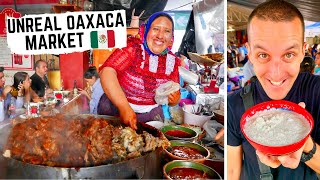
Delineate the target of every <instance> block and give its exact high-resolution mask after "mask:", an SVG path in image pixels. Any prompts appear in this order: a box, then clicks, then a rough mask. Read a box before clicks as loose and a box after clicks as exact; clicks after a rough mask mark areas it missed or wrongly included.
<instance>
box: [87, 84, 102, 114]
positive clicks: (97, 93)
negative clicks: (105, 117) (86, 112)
mask: <svg viewBox="0 0 320 180" xmlns="http://www.w3.org/2000/svg"><path fill="white" fill-rule="evenodd" d="M103 94H104V92H103V89H102V86H101V82H100V78H99V79H97V81H96V82H95V83H94V84H93V86H92V94H91V100H90V114H97V107H98V103H99V100H100V98H101V96H102V95H103Z"/></svg>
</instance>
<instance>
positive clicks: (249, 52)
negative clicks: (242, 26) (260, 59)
mask: <svg viewBox="0 0 320 180" xmlns="http://www.w3.org/2000/svg"><path fill="white" fill-rule="evenodd" d="M245 45H246V48H247V51H248V54H247V55H248V58H249V61H250V62H251V64H252V60H251V59H252V58H251V49H250V45H249V43H248V42H246V44H245Z"/></svg>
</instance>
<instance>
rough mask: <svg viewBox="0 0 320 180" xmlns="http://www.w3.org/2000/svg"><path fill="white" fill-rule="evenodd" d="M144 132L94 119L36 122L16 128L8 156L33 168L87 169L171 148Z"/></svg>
mask: <svg viewBox="0 0 320 180" xmlns="http://www.w3.org/2000/svg"><path fill="white" fill-rule="evenodd" d="M141 132H142V133H141V134H137V133H136V131H134V130H133V129H131V128H129V127H126V128H123V127H121V126H113V125H112V124H110V123H108V121H106V120H105V119H102V118H100V119H99V118H94V117H90V116H89V117H86V118H81V117H80V116H64V115H62V114H59V115H57V116H55V117H40V118H33V119H29V120H27V121H24V122H22V123H18V124H16V125H15V126H14V127H13V129H12V132H11V134H10V135H9V137H8V141H7V145H6V148H5V149H6V151H5V153H4V156H6V157H12V158H14V159H17V160H20V161H23V162H27V163H32V164H40V165H47V166H55V167H84V166H94V165H101V164H109V163H113V162H118V161H121V160H127V159H130V158H134V157H138V156H141V155H142V154H143V153H145V152H148V151H153V150H155V149H156V148H157V147H164V148H166V147H168V146H169V145H170V142H169V141H168V140H167V139H166V138H165V137H163V136H161V137H154V136H152V135H151V134H149V133H148V132H146V131H141Z"/></svg>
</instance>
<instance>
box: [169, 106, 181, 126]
mask: <svg viewBox="0 0 320 180" xmlns="http://www.w3.org/2000/svg"><path fill="white" fill-rule="evenodd" d="M169 110H170V114H171V118H172V121H173V122H175V123H176V124H183V117H184V116H183V110H182V108H181V107H180V106H174V107H170V108H169Z"/></svg>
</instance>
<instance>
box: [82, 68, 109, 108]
mask: <svg viewBox="0 0 320 180" xmlns="http://www.w3.org/2000/svg"><path fill="white" fill-rule="evenodd" d="M84 80H85V81H86V82H87V84H88V85H89V86H90V87H92V89H88V88H87V89H80V94H83V95H85V96H87V98H88V99H89V100H90V114H97V107H98V103H99V100H100V98H101V96H102V95H103V94H104V92H103V89H102V87H101V83H100V78H99V73H98V71H97V68H96V67H95V66H92V67H89V69H88V70H87V71H86V72H85V73H84Z"/></svg>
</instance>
